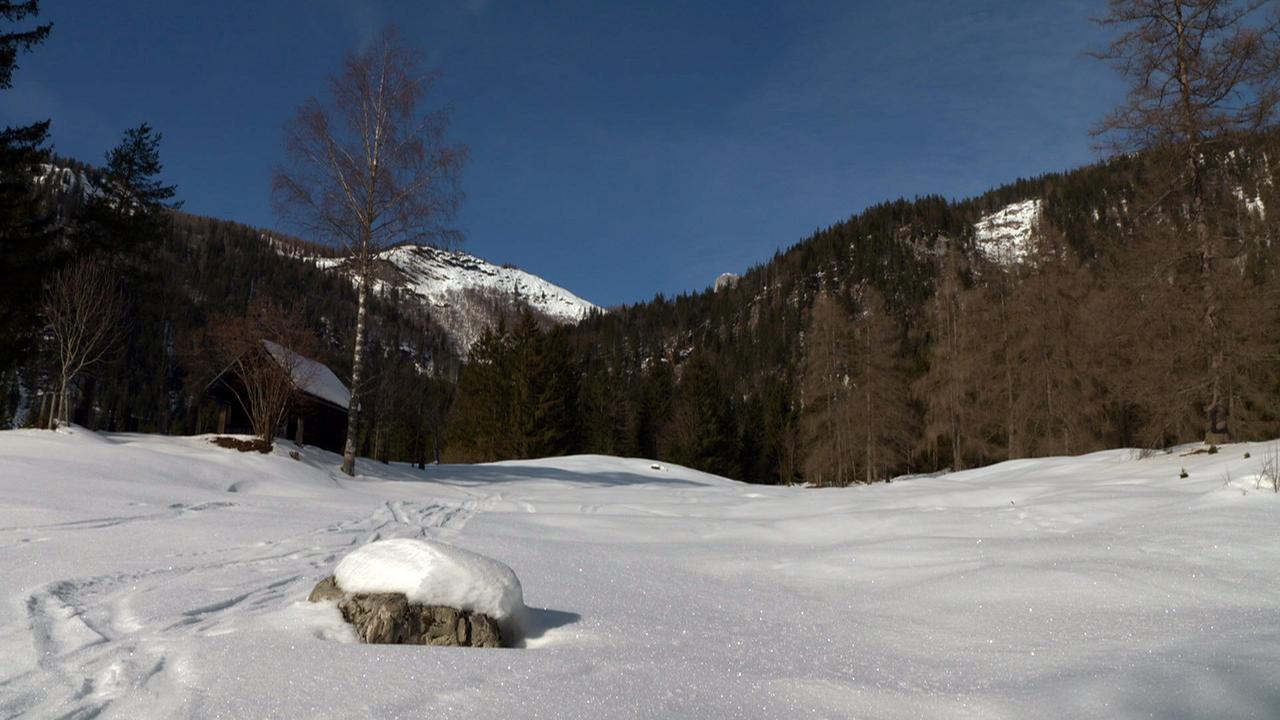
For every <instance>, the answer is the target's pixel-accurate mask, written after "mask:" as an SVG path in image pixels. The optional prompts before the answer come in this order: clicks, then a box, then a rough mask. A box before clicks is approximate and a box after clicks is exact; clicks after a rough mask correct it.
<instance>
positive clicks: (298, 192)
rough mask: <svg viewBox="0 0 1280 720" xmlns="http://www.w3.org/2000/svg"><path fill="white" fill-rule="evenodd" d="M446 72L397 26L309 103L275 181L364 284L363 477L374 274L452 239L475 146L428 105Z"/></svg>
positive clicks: (358, 376)
mask: <svg viewBox="0 0 1280 720" xmlns="http://www.w3.org/2000/svg"><path fill="white" fill-rule="evenodd" d="M436 79H437V74H436V73H430V72H424V71H423V69H422V68H421V67H420V66H419V64H418V60H417V58H416V57H415V55H414V53H413V52H412V51H411V50H410V49H409V48H407V47H405V46H404V45H403V44H402V43H401V42H400V40H399V38H398V37H397V35H396V34H395V32H394V31H392V30H387V31H386V32H384V33H383V34H382V36H381V37H380V38H379V39H378V40H377V41H375V42H374V43H373V44H371V45H370V46H369V47H368V48H367V49H365V50H361V51H359V52H353V53H351V54H349V55H348V56H347V58H346V59H345V61H344V62H343V65H342V68H341V70H339V72H338V73H337V74H335V75H334V76H332V77H331V78H330V79H329V93H328V96H327V97H326V98H325V99H324V100H317V99H313V100H311V101H309V102H307V103H306V104H304V105H303V106H302V107H301V108H299V110H298V113H297V115H296V117H294V119H293V120H292V122H290V123H289V125H288V126H287V128H286V132H285V158H286V159H285V164H284V165H283V166H282V167H281V168H280V169H279V170H278V171H277V172H276V175H275V177H274V179H273V182H272V195H273V200H274V202H275V204H276V206H277V208H278V210H279V211H280V212H281V214H282V215H284V216H285V217H287V218H289V219H291V220H292V221H294V222H295V223H297V224H298V225H299V226H300V227H301V228H302V229H303V230H304V232H307V233H309V234H310V235H312V236H313V237H315V238H317V239H322V240H325V241H328V242H331V243H334V244H337V245H338V246H340V247H342V248H343V249H344V250H345V251H346V252H347V253H348V255H349V258H350V259H349V262H350V263H351V266H352V269H353V271H354V275H355V279H356V284H357V298H358V300H357V302H358V307H357V312H356V331H355V339H354V343H353V347H352V355H351V358H352V361H351V406H350V412H349V415H348V423H347V440H346V446H345V448H344V450H343V458H342V471H343V472H345V473H347V474H348V475H354V474H355V455H356V440H357V437H358V435H357V428H358V423H359V416H360V395H361V392H362V390H363V388H362V384H363V383H364V381H365V378H364V370H365V362H364V346H365V341H366V314H367V308H368V295H369V290H370V282H371V273H372V271H373V265H374V261H375V259H376V256H377V254H378V252H379V251H381V250H384V249H386V248H388V247H391V246H393V245H397V244H403V243H429V244H448V243H450V242H451V241H454V240H457V239H458V237H459V236H458V233H457V231H456V230H453V229H451V228H450V227H449V223H450V221H451V220H452V219H453V218H454V216H455V214H456V212H457V208H458V204H459V202H460V200H461V193H460V191H459V189H458V174H459V172H460V170H461V167H462V164H463V162H464V161H465V159H466V157H467V151H466V148H465V147H463V146H461V145H456V144H450V143H449V142H448V141H447V139H446V130H447V129H448V125H449V122H448V121H449V114H448V111H447V109H437V110H428V109H426V104H427V102H428V100H429V98H430V96H431V94H432V91H433V90H434V87H435V82H436Z"/></svg>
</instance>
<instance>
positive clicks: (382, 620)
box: [307, 577, 502, 647]
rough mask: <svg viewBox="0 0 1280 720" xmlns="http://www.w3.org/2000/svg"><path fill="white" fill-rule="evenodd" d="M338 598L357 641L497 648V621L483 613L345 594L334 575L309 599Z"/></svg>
mask: <svg viewBox="0 0 1280 720" xmlns="http://www.w3.org/2000/svg"><path fill="white" fill-rule="evenodd" d="M307 599H308V600H310V601H311V602H322V601H325V600H337V601H338V610H340V611H341V612H342V617H343V619H344V620H346V621H347V622H349V623H351V624H352V625H353V626H354V627H355V629H356V634H357V635H358V636H360V640H361V641H362V642H366V643H390V644H394V645H440V646H454V647H501V645H502V636H501V633H500V632H499V631H498V623H497V622H495V621H494V620H493V618H491V617H489V616H488V615H484V614H482V613H472V612H467V611H465V610H458V609H456V608H451V607H442V606H439V605H418V604H416V603H411V602H409V600H408V598H406V597H405V596H404V595H402V594H400V593H348V592H344V591H343V590H342V588H340V587H338V583H337V581H336V580H334V578H333V577H327V578H325V579H323V580H321V581H320V582H319V583H318V584H317V585H316V587H315V589H314V590H312V591H311V596H310V597H308V598H307Z"/></svg>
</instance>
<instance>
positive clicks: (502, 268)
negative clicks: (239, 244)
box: [264, 237, 602, 357]
mask: <svg viewBox="0 0 1280 720" xmlns="http://www.w3.org/2000/svg"><path fill="white" fill-rule="evenodd" d="M264 239H265V240H266V241H267V242H269V243H271V244H272V246H273V247H274V248H275V249H276V252H278V253H280V254H281V255H285V256H287V257H292V258H295V259H299V260H303V261H307V262H311V263H313V264H314V265H315V266H316V267H319V268H323V269H335V268H339V269H345V268H346V260H345V259H343V258H327V257H311V256H308V255H307V254H306V253H305V251H301V250H298V249H296V248H294V247H291V246H289V245H287V244H285V243H280V242H278V241H276V240H274V239H273V238H270V237H266V238H264ZM377 258H378V260H379V261H381V263H380V267H379V268H378V269H377V270H376V271H375V275H376V280H375V282H374V284H373V289H374V290H375V291H377V292H385V291H387V290H391V289H394V290H398V291H399V292H400V293H402V294H408V295H411V296H415V297H417V298H418V299H419V300H420V301H421V302H422V303H423V305H425V306H426V307H427V308H428V311H429V312H430V313H431V317H432V319H433V320H434V321H435V322H437V323H439V325H440V326H441V327H443V328H444V329H445V331H446V332H447V333H448V334H449V337H450V339H451V340H452V342H453V345H454V348H455V349H456V350H457V352H458V353H459V355H460V356H463V357H465V356H466V354H467V352H468V351H469V350H470V349H471V346H472V345H473V344H475V342H476V340H478V339H480V335H481V333H483V332H484V330H485V328H487V327H489V326H490V325H492V324H493V323H494V322H496V321H497V319H498V318H499V317H503V316H509V311H510V310H511V309H512V308H528V309H530V310H532V311H533V312H534V314H536V315H539V316H542V317H544V318H546V319H548V320H550V321H552V322H555V323H559V324H571V323H577V322H579V321H581V320H583V319H584V318H586V317H587V316H588V315H590V314H591V313H592V312H601V311H602V310H601V308H599V307H598V306H596V305H594V304H593V303H591V302H589V301H587V300H584V299H582V298H580V297H578V296H577V295H574V294H573V293H571V292H569V291H568V290H566V289H564V288H562V287H560V286H559V285H556V284H554V283H551V282H549V281H547V280H544V279H543V278H540V277H538V276H537V275H534V274H532V273H528V272H525V271H524V270H520V269H519V268H515V267H511V266H507V265H495V264H493V263H491V262H488V261H487V260H484V259H482V258H479V257H476V256H475V255H472V254H470V253H465V252H461V251H458V250H442V249H440V248H434V247H430V246H427V245H400V246H397V247H393V248H390V249H388V250H384V251H382V252H380V253H378V255H377Z"/></svg>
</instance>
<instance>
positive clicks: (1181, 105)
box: [1097, 0, 1280, 442]
mask: <svg viewBox="0 0 1280 720" xmlns="http://www.w3.org/2000/svg"><path fill="white" fill-rule="evenodd" d="M1264 4H1265V3H1264V2H1261V0H1244V1H1241V0H1111V2H1110V8H1109V12H1108V13H1107V15H1106V16H1105V17H1103V18H1101V20H1100V22H1101V23H1102V24H1103V25H1105V26H1108V27H1114V28H1117V31H1118V33H1119V34H1118V35H1117V36H1116V38H1115V39H1114V41H1113V42H1112V43H1111V45H1110V47H1109V48H1108V49H1107V50H1106V51H1104V52H1101V53H1097V56H1098V57H1099V58H1101V59H1104V60H1108V61H1111V62H1112V63H1113V65H1114V66H1115V67H1116V69H1117V70H1118V71H1119V72H1120V73H1121V74H1122V75H1123V76H1124V77H1125V78H1126V79H1127V80H1128V81H1129V92H1128V96H1127V99H1126V101H1125V102H1124V103H1123V104H1122V105H1120V106H1119V107H1118V108H1116V110H1115V111H1113V112H1112V113H1111V114H1110V115H1109V116H1108V117H1107V118H1106V120H1105V121H1104V122H1103V123H1102V124H1101V125H1100V126H1099V128H1098V129H1097V133H1098V134H1100V135H1104V136H1106V137H1107V138H1108V139H1109V140H1110V142H1109V143H1108V145H1109V147H1111V148H1112V149H1116V150H1126V151H1133V150H1152V151H1157V152H1160V153H1162V154H1164V155H1165V156H1167V157H1168V158H1169V159H1170V160H1171V167H1172V172H1171V173H1170V177H1171V178H1172V182H1170V184H1169V185H1168V187H1167V189H1166V190H1165V196H1173V198H1174V199H1175V200H1176V201H1177V203H1176V204H1177V206H1178V211H1177V214H1176V215H1175V216H1173V217H1171V218H1169V219H1171V220H1173V221H1174V222H1176V223H1177V225H1176V227H1175V228H1174V230H1175V232H1174V233H1172V236H1173V237H1172V240H1173V242H1174V244H1175V247H1174V248H1171V249H1170V254H1171V255H1182V256H1185V257H1186V259H1187V260H1189V261H1190V264H1191V265H1193V266H1194V278H1195V282H1196V285H1197V286H1198V287H1197V289H1198V291H1199V295H1200V297H1199V302H1200V308H1199V313H1198V316H1199V329H1198V334H1199V335H1200V336H1201V337H1200V338H1198V341H1197V342H1196V343H1195V344H1196V345H1197V350H1198V351H1200V352H1202V353H1203V354H1204V356H1205V362H1204V365H1205V369H1204V378H1205V381H1204V383H1203V385H1204V390H1203V395H1202V397H1201V403H1202V407H1203V413H1204V419H1205V424H1206V430H1205V440H1206V442H1223V441H1225V440H1227V439H1229V438H1230V435H1231V426H1230V421H1229V414H1230V413H1229V402H1228V399H1229V397H1230V393H1231V391H1230V388H1229V387H1228V374H1229V371H1228V367H1229V365H1230V364H1231V361H1230V359H1229V358H1228V357H1227V356H1228V355H1229V354H1230V353H1232V352H1233V348H1232V341H1231V338H1230V335H1229V333H1227V332H1226V331H1225V328H1224V327H1223V323H1222V320H1223V315H1224V312H1223V297H1222V288H1221V286H1222V282H1223V281H1222V278H1221V277H1220V273H1221V266H1222V265H1223V264H1224V262H1225V261H1227V260H1229V259H1232V258H1234V257H1235V255H1236V253H1235V252H1233V249H1232V248H1231V247H1229V245H1230V243H1229V242H1228V241H1227V239H1226V238H1224V237H1223V235H1222V233H1221V232H1219V231H1217V230H1216V229H1215V228H1214V227H1213V226H1211V224H1210V223H1209V221H1208V218H1207V217H1206V198H1207V197H1208V196H1209V195H1210V194H1211V192H1212V189H1211V188H1210V187H1209V181H1210V179H1211V177H1210V176H1211V173H1210V172H1209V157H1208V155H1209V153H1208V151H1209V150H1211V149H1212V148H1213V146H1214V145H1215V144H1220V143H1222V142H1224V141H1230V138H1231V135H1232V134H1233V133H1237V132H1241V131H1247V130H1253V129H1256V128H1260V127H1262V126H1264V125H1266V124H1267V123H1269V122H1271V121H1272V120H1273V119H1274V117H1275V113H1276V109H1277V105H1278V104H1280V72H1278V69H1280V56H1278V54H1277V42H1276V34H1277V29H1278V28H1280V18H1278V17H1277V16H1272V17H1268V18H1260V17H1258V16H1259V13H1258V11H1259V10H1260V9H1261V8H1262V6H1263V5H1264ZM1165 207H1168V206H1167V205H1166V206H1165ZM1166 215H1168V213H1166ZM1166 280H1167V277H1153V279H1152V282H1153V284H1154V283H1160V282H1164V281H1166Z"/></svg>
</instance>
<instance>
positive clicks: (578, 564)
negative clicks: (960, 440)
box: [0, 430, 1280, 719]
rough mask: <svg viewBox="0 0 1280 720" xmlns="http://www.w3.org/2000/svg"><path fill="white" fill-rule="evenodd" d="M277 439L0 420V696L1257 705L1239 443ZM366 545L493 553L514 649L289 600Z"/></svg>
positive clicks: (161, 713) (567, 705) (1184, 711)
mask: <svg viewBox="0 0 1280 720" xmlns="http://www.w3.org/2000/svg"><path fill="white" fill-rule="evenodd" d="M288 449H289V446H288V445H285V444H282V446H281V447H279V448H277V450H276V454H274V455H271V456H262V455H257V454H239V453H236V452H233V451H228V450H223V449H220V448H216V447H213V446H211V445H208V444H207V443H206V442H205V441H204V440H202V439H199V438H161V437H151V436H138V435H117V436H99V435H94V434H92V433H88V432H85V431H79V430H75V431H72V432H71V433H56V434H55V433H48V432H40V431H8V432H0V558H2V562H0V579H2V581H3V583H2V588H3V589H2V590H0V593H3V603H2V604H0V717H6V718H8V717H19V716H20V717H82V718H83V717H95V716H96V717H103V718H171V717H178V718H181V717H225V718H280V717H308V718H322V717H352V718H362V717H368V718H395V717H404V718H424V717H426V718H436V717H439V718H454V717H466V718H537V717H546V718H604V717H627V718H630V717H637V718H730V717H750V718H782V717H787V718H791V717H828V718H853V717H856V718H921V717H933V718H1039V717H1066V718H1071V717H1095V718H1147V717H1156V718H1191V717H1199V718H1246V717H1247V718H1267V719H1274V718H1277V717H1280V536H1278V535H1280V533H1278V529H1280V496H1277V495H1275V494H1274V493H1272V492H1270V491H1262V490H1258V489H1256V485H1257V483H1256V480H1255V478H1254V477H1253V476H1252V475H1253V474H1254V473H1257V472H1258V471H1259V469H1260V463H1261V461H1262V458H1263V456H1264V455H1265V454H1266V452H1265V449H1266V448H1265V446H1262V445H1249V446H1246V445H1231V446H1226V447H1224V448H1223V450H1222V452H1221V453H1219V454H1217V455H1212V456H1210V455H1196V456H1187V457H1180V456H1179V455H1178V454H1172V455H1161V456H1158V457H1154V458H1149V459H1144V460H1138V459H1134V458H1133V457H1132V456H1131V454H1130V453H1128V452H1126V451H1114V452H1105V453H1098V454H1094V455H1089V456H1086V457H1081V458H1059V459H1046V460H1028V461H1018V462H1011V463H1004V464H1002V465H997V466H994V467H990V468H986V469H982V470H974V471H969V472H963V473H956V474H953V475H948V476H943V477H937V478H917V479H911V480H900V481H898V482H895V483H892V484H889V485H880V486H874V487H868V488H851V489H845V490H838V489H832V490H800V489H789V488H766V487H754V486H747V485H742V484H739V483H735V482H731V481H727V480H724V479H721V478H716V477H713V476H709V475H705V474H701V473H697V472H693V471H690V470H685V469H681V468H677V467H660V468H658V469H654V468H652V467H651V464H650V462H648V461H641V460H625V459H615V458H605V457H575V458H561V459H554V460H544V461H532V462H517V463H503V464H497V465H481V466H470V467H459V466H438V467H431V468H428V469H427V470H426V471H418V470H416V469H413V468H408V467H402V466H383V465H376V464H372V463H363V464H362V469H363V470H364V471H365V472H366V473H368V474H367V475H364V476H361V477H358V478H356V479H348V478H345V477H342V476H340V475H338V474H337V473H336V472H335V470H334V469H333V468H334V467H335V466H336V464H337V458H336V457H334V456H331V455H326V454H324V453H320V452H316V451H312V450H305V451H303V453H302V460H301V461H295V460H291V459H290V458H289V457H287V454H286V453H287V450H288ZM1246 451H1248V452H1251V453H1252V455H1253V457H1252V458H1251V459H1245V458H1244V453H1245V452H1246ZM1183 467H1185V468H1186V470H1187V472H1188V473H1189V477H1187V478H1185V479H1180V478H1179V477H1178V474H1179V470H1180V468H1183ZM1228 475H1229V477H1230V480H1228ZM393 537H410V538H414V537H421V538H428V539H433V540H438V541H443V542H446V543H450V544H452V545H456V546H460V547H463V548H466V549H469V550H472V551H475V552H478V553H481V554H483V555H485V556H488V557H490V558H494V559H497V560H499V561H501V562H502V563H505V564H506V565H509V566H510V567H511V568H512V569H513V570H514V571H515V572H516V574H517V575H518V576H519V579H520V581H521V584H522V585H523V592H524V602H525V603H526V604H527V605H528V606H529V607H530V609H529V610H528V611H527V616H526V623H527V625H528V628H527V630H528V639H527V641H526V643H525V644H526V647H524V648H519V649H504V650H473V649H458V648H429V647H407V646H368V645H360V644H354V643H352V642H350V633H349V632H348V630H347V629H346V627H345V625H343V624H342V623H341V620H340V618H339V617H338V615H337V611H336V609H334V608H333V607H332V606H330V605H309V604H307V603H306V602H305V601H304V600H305V598H306V596H307V594H308V592H309V591H310V590H311V588H312V586H313V585H314V584H315V583H316V581H317V580H319V579H320V578H321V577H323V576H325V575H328V574H329V573H331V572H332V570H333V568H334V566H335V565H336V564H337V563H338V561H340V560H341V559H342V558H343V557H344V556H345V555H346V554H347V553H349V552H350V551H351V550H352V549H354V548H356V547H359V546H361V545H362V544H364V543H367V542H370V541H372V540H375V539H381V538H393Z"/></svg>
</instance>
